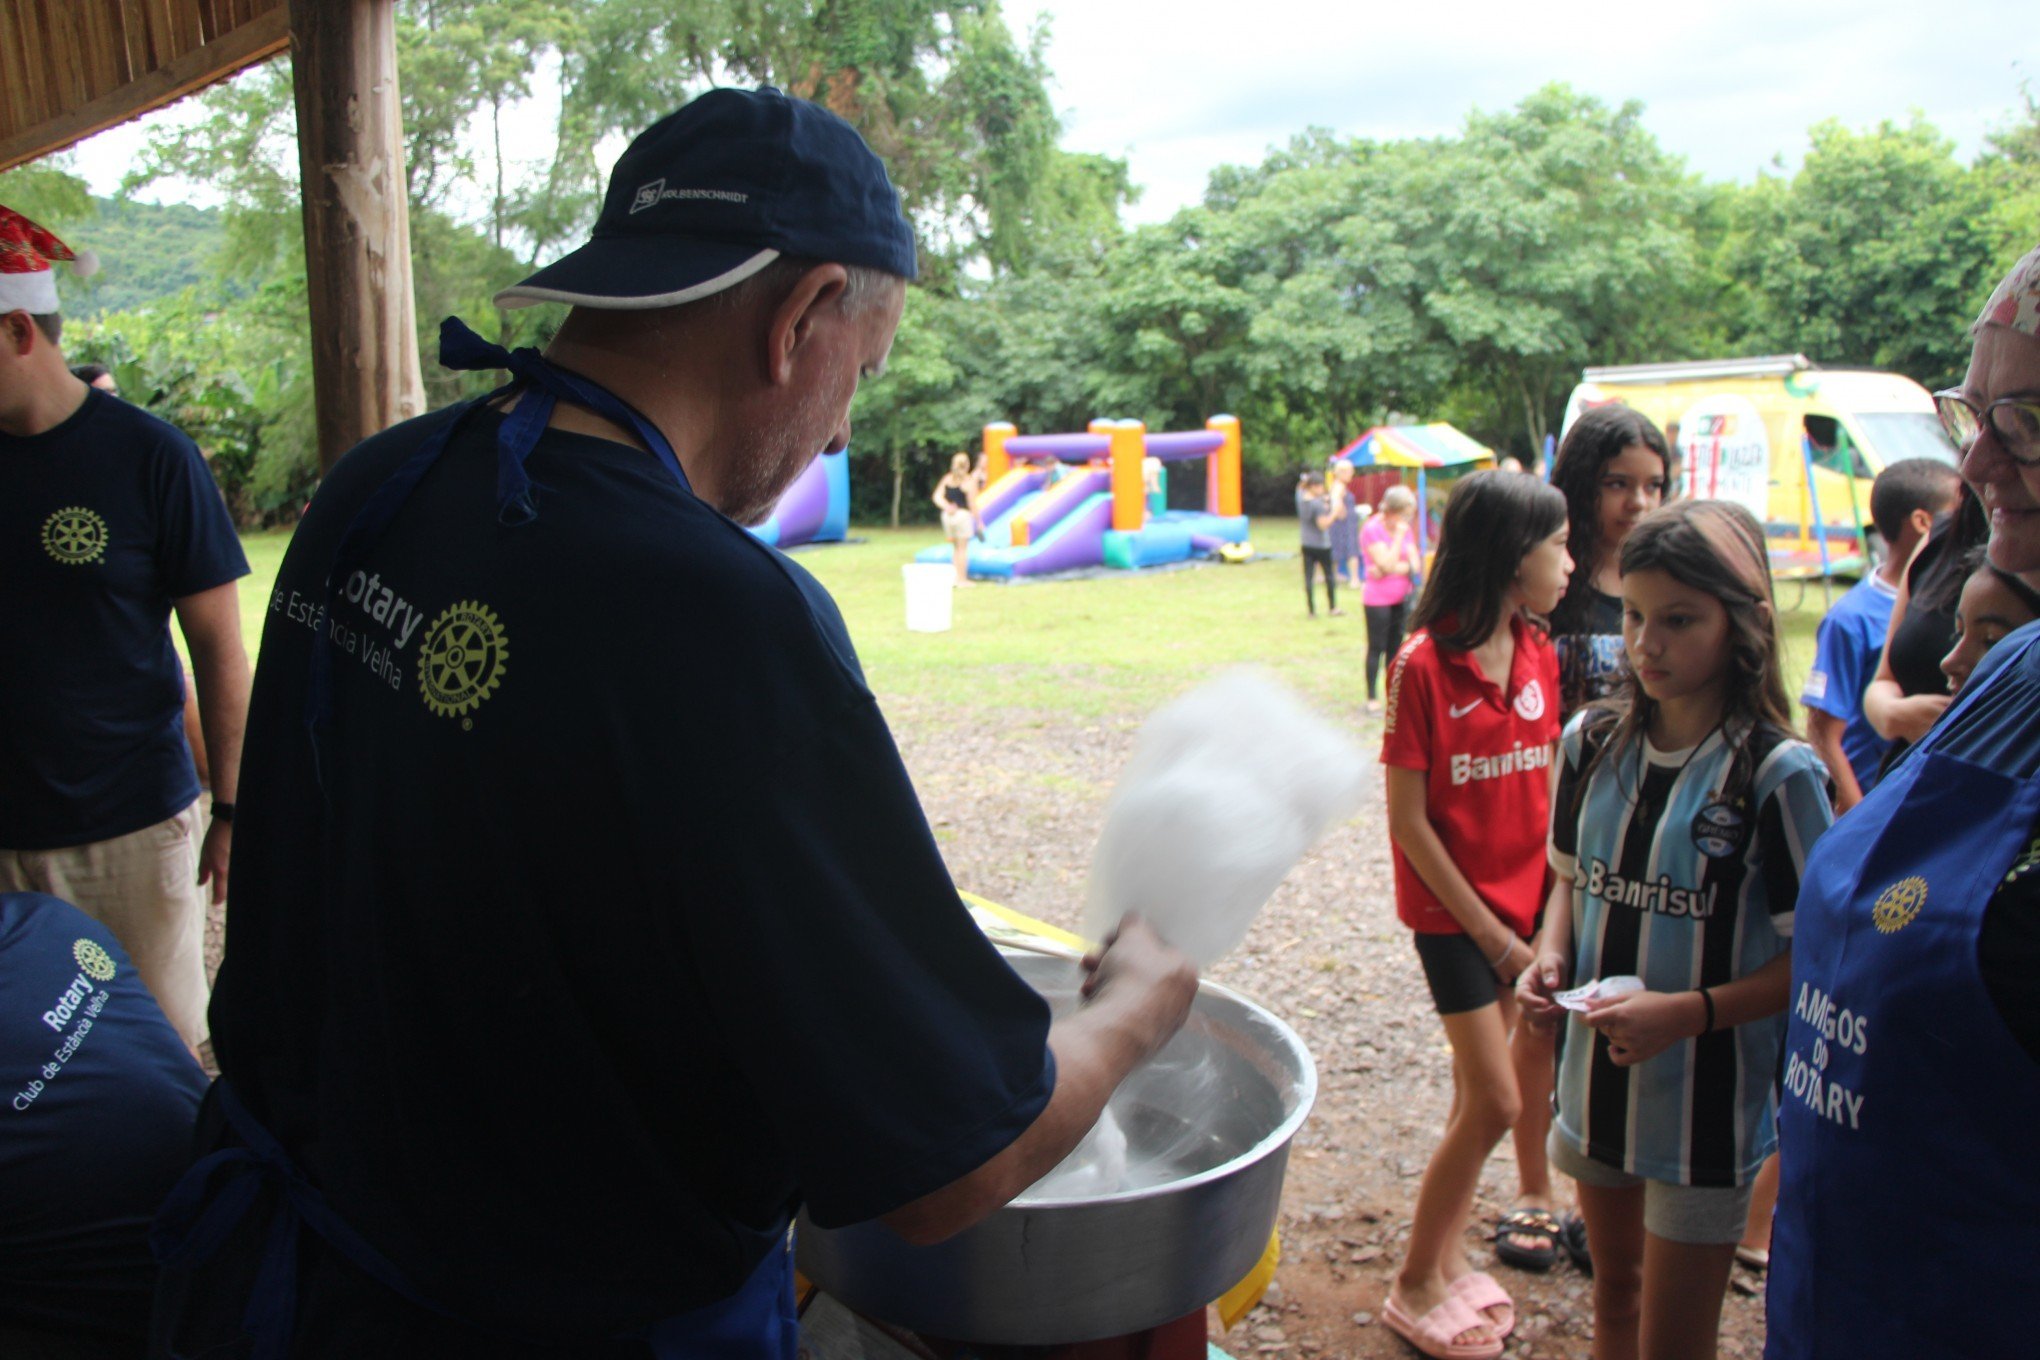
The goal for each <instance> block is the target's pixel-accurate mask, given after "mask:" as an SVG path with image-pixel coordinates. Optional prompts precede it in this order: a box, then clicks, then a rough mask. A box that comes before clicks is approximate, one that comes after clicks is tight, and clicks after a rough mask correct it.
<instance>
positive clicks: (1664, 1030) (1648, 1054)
mask: <svg viewBox="0 0 2040 1360" xmlns="http://www.w3.org/2000/svg"><path fill="white" fill-rule="evenodd" d="M1706 1009H1707V1003H1706V1002H1704V1001H1702V1000H1701V999H1700V993H1698V992H1630V993H1628V994H1627V995H1625V996H1618V997H1616V998H1615V999H1614V1000H1612V1001H1604V1000H1602V999H1601V998H1599V997H1596V998H1594V999H1593V1000H1591V1001H1589V1002H1587V1012H1586V1014H1585V1015H1583V1016H1581V1017H1580V1019H1581V1022H1582V1023H1584V1024H1586V1025H1589V1026H1591V1027H1592V1028H1594V1029H1597V1030H1599V1031H1600V1032H1601V1033H1602V1034H1604V1035H1606V1036H1607V1038H1608V1058H1609V1060H1610V1061H1611V1062H1613V1063H1614V1064H1615V1065H1616V1066H1617V1067H1634V1066H1636V1065H1637V1064H1638V1063H1645V1062H1649V1061H1650V1060H1651V1059H1652V1058H1655V1057H1656V1056H1657V1055H1658V1054H1660V1053H1662V1052H1664V1051H1665V1050H1666V1049H1668V1048H1670V1047H1671V1046H1672V1045H1673V1044H1676V1043H1678V1042H1679V1041H1680V1040H1681V1039H1691V1038H1694V1037H1695V1036H1697V1035H1698V1034H1699V1033H1700V1031H1701V1030H1702V1029H1704V1028H1705V1027H1706V1025H1707V1014H1706Z"/></svg>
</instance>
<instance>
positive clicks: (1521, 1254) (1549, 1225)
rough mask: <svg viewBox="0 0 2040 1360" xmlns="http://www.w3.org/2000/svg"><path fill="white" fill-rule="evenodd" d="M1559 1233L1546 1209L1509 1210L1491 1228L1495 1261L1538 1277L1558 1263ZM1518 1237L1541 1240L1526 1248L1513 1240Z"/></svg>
mask: <svg viewBox="0 0 2040 1360" xmlns="http://www.w3.org/2000/svg"><path fill="white" fill-rule="evenodd" d="M1562 1231H1563V1230H1562V1229H1561V1228H1560V1227H1559V1222H1558V1219H1557V1218H1555V1217H1554V1216H1553V1215H1552V1212H1551V1210H1549V1209H1511V1210H1510V1211H1509V1212H1508V1213H1507V1214H1505V1215H1503V1216H1502V1221H1501V1222H1500V1223H1498V1224H1496V1225H1495V1259H1496V1260H1497V1261H1500V1262H1501V1263H1502V1264H1503V1265H1505V1266H1514V1267H1516V1269H1518V1270H1529V1271H1535V1272H1536V1273H1537V1274H1540V1275H1541V1274H1543V1273H1544V1272H1545V1271H1547V1270H1550V1269H1551V1268H1552V1267H1553V1266H1555V1265H1557V1264H1558V1247H1559V1237H1560V1233H1561V1232H1562ZM1518 1237H1535V1238H1540V1239H1542V1240H1541V1241H1540V1242H1539V1244H1538V1245H1537V1246H1535V1247H1526V1246H1524V1245H1523V1244H1522V1243H1520V1242H1517V1241H1514V1240H1513V1239H1515V1238H1518Z"/></svg>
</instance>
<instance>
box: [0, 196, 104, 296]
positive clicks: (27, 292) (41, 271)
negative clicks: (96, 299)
mask: <svg viewBox="0 0 2040 1360" xmlns="http://www.w3.org/2000/svg"><path fill="white" fill-rule="evenodd" d="M57 260H69V261H70V262H71V270H72V272H73V273H75V274H77V275H78V276H79V277H80V278H84V277H87V276H89V275H92V274H96V273H98V272H99V257H98V256H96V255H94V254H93V253H92V252H91V251H89V250H87V251H84V252H82V253H76V254H74V253H73V252H72V250H71V248H70V247H69V246H67V245H65V244H64V243H63V242H62V241H59V240H58V239H57V238H56V237H54V236H52V235H51V234H50V233H49V232H47V231H44V230H43V229H42V228H41V227H39V226H37V225H36V224H35V223H33V222H31V221H29V220H28V219H27V218H26V217H23V216H22V215H21V214H20V213H18V212H15V211H14V210H13V209H12V208H9V207H8V206H6V205H5V204H0V315H5V314H6V313H8V312H32V313H34V314H35V315H37V316H47V315H48V314H49V313H51V312H54V311H56V310H57V275H56V271H55V270H54V269H53V268H51V265H52V264H53V263H54V262H55V261H57Z"/></svg>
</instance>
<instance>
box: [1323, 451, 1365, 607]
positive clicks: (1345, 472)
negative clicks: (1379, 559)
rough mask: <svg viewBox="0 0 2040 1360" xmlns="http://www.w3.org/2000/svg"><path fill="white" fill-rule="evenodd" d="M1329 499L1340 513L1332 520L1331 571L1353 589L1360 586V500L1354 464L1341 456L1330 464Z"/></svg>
mask: <svg viewBox="0 0 2040 1360" xmlns="http://www.w3.org/2000/svg"><path fill="white" fill-rule="evenodd" d="M1330 490H1331V496H1332V501H1333V502H1334V503H1335V504H1336V505H1337V506H1338V507H1339V510H1340V512H1341V513H1340V515H1339V517H1338V518H1337V519H1335V520H1333V521H1332V524H1331V530H1330V536H1331V540H1332V570H1333V571H1334V572H1336V573H1338V576H1339V579H1341V580H1343V581H1344V582H1345V583H1346V584H1347V585H1348V586H1350V587H1352V588H1353V589H1355V590H1358V589H1359V588H1360V501H1359V498H1358V497H1356V496H1355V495H1354V494H1353V465H1352V464H1351V463H1349V462H1347V461H1346V460H1345V459H1343V458H1341V459H1339V460H1338V461H1337V462H1335V463H1333V464H1332V479H1331V482H1330Z"/></svg>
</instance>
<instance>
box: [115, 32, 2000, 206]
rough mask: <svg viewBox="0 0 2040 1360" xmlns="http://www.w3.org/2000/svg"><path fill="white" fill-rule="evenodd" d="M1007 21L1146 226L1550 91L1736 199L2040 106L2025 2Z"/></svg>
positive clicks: (1963, 137) (1965, 133) (1078, 145)
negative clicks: (1924, 133) (1814, 164)
mask: <svg viewBox="0 0 2040 1360" xmlns="http://www.w3.org/2000/svg"><path fill="white" fill-rule="evenodd" d="M1008 2H1009V4H1010V6H1011V8H1010V9H1009V12H1008V17H1009V19H1010V20H1011V22H1012V23H1013V25H1014V27H1015V29H1016V30H1019V31H1021V32H1022V33H1023V34H1024V32H1025V31H1026V30H1027V29H1028V27H1029V26H1030V25H1031V24H1032V23H1033V22H1034V21H1035V19H1036V18H1037V17H1038V16H1045V17H1046V18H1047V19H1048V21H1049V23H1050V30H1051V33H1052V35H1053V38H1052V42H1051V45H1050V48H1049V64H1050V67H1051V69H1052V70H1053V72H1054V75H1055V87H1054V89H1053V95H1054V98H1055V102H1056V107H1057V109H1058V110H1059V111H1060V112H1062V114H1063V115H1064V118H1065V121H1066V132H1065V137H1064V143H1065V145H1067V146H1069V147H1070V148H1071V149H1073V150H1080V151H1096V152H1104V153H1107V154H1110V155H1115V156H1123V157H1125V158H1126V159H1127V160H1128V161H1129V162H1130V163H1131V165H1132V168H1133V178H1134V180H1135V182H1136V183H1138V184H1140V185H1141V186H1142V187H1143V189H1144V194H1143V197H1142V200H1141V202H1140V203H1139V205H1137V206H1136V207H1135V209H1134V210H1133V212H1132V214H1131V215H1132V217H1133V218H1134V219H1135V220H1137V221H1155V220H1159V219H1162V218H1165V217H1167V216H1168V215H1169V214H1170V213H1172V212H1174V211H1175V210H1176V209H1177V208H1180V207H1182V206H1183V205H1185V204H1187V203H1191V202H1195V201H1196V200H1197V199H1198V197H1199V196H1200V195H1201V194H1202V193H1203V191H1204V183H1205V177H1206V175H1207V174H1208V173H1209V172H1210V171H1211V169H1212V168H1213V167H1214V166H1218V165H1222V164H1227V163H1253V162H1257V161H1259V160H1260V159H1261V158H1262V156H1263V155H1264V154H1265V153H1266V152H1267V150H1268V149H1269V148H1270V147H1272V146H1278V145H1280V144H1282V143H1284V142H1286V141H1287V140H1288V139H1289V138H1290V137H1291V136H1292V135H1293V134H1295V133H1297V132H1300V131H1302V130H1303V129H1305V128H1307V127H1312V126H1320V127H1328V128H1331V129H1333V130H1335V131H1337V132H1339V133H1341V134H1346V135H1354V136H1365V137H1374V138H1391V137H1404V136H1431V135H1436V134H1439V133H1447V132H1451V131H1453V130H1454V129H1456V128H1457V127H1459V126H1460V124H1461V123H1462V122H1463V121H1464V119H1465V117H1466V113H1467V111H1468V110H1469V109H1472V108H1476V107H1477V108H1483V109H1502V108H1507V107H1509V106H1511V105H1513V104H1515V103H1516V102H1517V101H1519V100H1520V99H1522V98H1523V97H1524V96H1525V95H1526V94H1528V93H1529V92H1531V91H1532V90H1534V89H1536V88H1537V87H1538V86H1539V85H1541V84H1543V83H1545V82H1546V81H1551V80H1563V81H1566V82H1568V83H1570V84H1571V85H1573V86H1574V87H1575V88H1577V89H1580V90H1583V91H1585V92H1587V93H1589V94H1593V95H1595V96H1598V97H1599V98H1601V99H1603V100H1606V101H1608V102H1609V103H1611V104H1613V103H1619V102H1621V101H1623V100H1626V99H1638V100H1641V101H1643V103H1644V104H1645V105H1646V113H1645V119H1644V121H1645V123H1646V125H1647V126H1648V127H1649V128H1650V129H1651V131H1652V132H1653V133H1655V134H1656V136H1657V138H1658V140H1659V142H1660V143H1661V144H1662V145H1663V146H1664V147H1665V148H1666V149H1667V150H1669V151H1671V152H1672V153H1674V154H1676V155H1679V156H1682V157H1684V158H1685V160H1686V162H1687V164H1688V166H1689V167H1690V168H1692V169H1694V170H1696V171H1699V172H1700V173H1702V174H1704V175H1706V176H1708V177H1709V178H1713V179H1737V180H1747V179H1749V178H1751V177H1752V176H1753V175H1755V174H1756V173H1757V171H1758V170H1760V169H1761V168H1763V167H1765V166H1767V165H1769V164H1770V163H1771V162H1772V160H1773V158H1774V157H1779V156H1783V157H1784V158H1785V160H1786V162H1787V164H1788V165H1796V164H1797V162H1798V159H1799V156H1800V154H1801V152H1802V151H1803V150H1804V148H1805V144H1806V130H1807V128H1808V127H1810V126H1811V125H1812V124H1813V123H1815V122H1817V121H1819V120H1820V119H1822V118H1827V117H1835V118H1839V119H1841V120H1842V121H1843V122H1844V123H1846V124H1848V125H1850V126H1852V127H1858V128H1861V127H1868V126H1871V125H1874V124H1875V123H1877V122H1878V121H1879V120H1882V119H1887V118H1889V119H1895V120H1899V121H1903V120H1905V119H1906V118H1908V117H1909V116H1910V114H1911V113H1912V111H1914V110H1918V111H1919V112H1920V113H1922V114H1924V115H1925V116H1926V118H1927V119H1928V121H1930V122H1932V123H1933V124H1934V125H1935V126H1937V127H1939V128H1940V129H1941V130H1942V131H1943V132H1944V133H1946V134H1948V135H1949V136H1951V137H1953V138H1954V139H1955V141H1956V143H1957V145H1958V147H1959V148H1960V151H1961V152H1962V154H1963V155H1964V156H1965V157H1966V156H1969V155H1972V154H1974V153H1975V152H1976V150H1977V149H1978V148H1979V147H1980V146H1981V144H1982V141H1983V138H1984V135H1985V134H1986V133H1988V132H1989V131H1990V130H1991V129H1992V128H1993V127H1995V126H1997V125H1999V124H2001V123H2002V122H2003V121H2004V120H2005V119H2006V118H2007V117H2009V116H2010V115H2011V113H2012V112H2013V110H2014V109H2015V108H2017V107H2018V106H2019V98H2020V96H2019V90H2020V84H2021V82H2022V81H2030V82H2032V83H2033V84H2034V86H2035V88H2036V90H2040V3H2036V0H1846V2H1845V0H1785V2H1784V3H1781V2H1780V0H1702V3H1699V4H1693V3H1686V4H1658V5H1633V6H1621V7H1618V6H1615V5H1611V4H1608V3H1606V2H1605V0H1603V3H1599V4H1587V3H1583V2H1582V0H1542V3H1528V2H1527V0H1472V2H1471V3H1459V2H1457V0H1445V3H1430V4H1425V3H1410V4H1403V5H1398V6H1395V7H1393V8H1391V7H1389V6H1383V5H1376V4H1364V3H1363V4H1354V3H1351V0H1230V2H1229V3H1221V2H1220V0H1175V3H1173V4H1171V5H1168V6H1166V7H1164V6H1161V5H1157V4H1153V3H1142V4H1134V3H1131V2H1130V0H1008ZM1624 11H1626V12H1624ZM1618 16H1619V17H1618ZM540 125H541V126H543V123H542V122H541V124H540ZM541 135H542V134H541ZM138 144H139V134H138V132H137V131H136V127H135V125H132V124H131V125H129V126H128V127H127V128H121V129H115V130H114V131H112V132H109V133H105V134H102V135H101V136H99V137H97V138H94V139H93V140H92V141H90V142H87V143H85V144H84V145H83V146H82V147H81V148H80V154H79V158H78V167H79V169H80V171H81V172H82V173H83V174H84V175H85V176H86V178H87V179H88V180H89V181H91V183H92V186H93V188H94V190H95V191H97V192H100V193H111V192H112V191H113V189H114V188H115V186H117V185H118V183H119V180H120V176H121V173H122V172H123V171H124V170H125V169H126V168H127V166H128V163H129V161H130V160H131V158H132V156H133V154H134V148H135V147H136V146H137V145H138ZM166 196H174V195H166Z"/></svg>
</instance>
